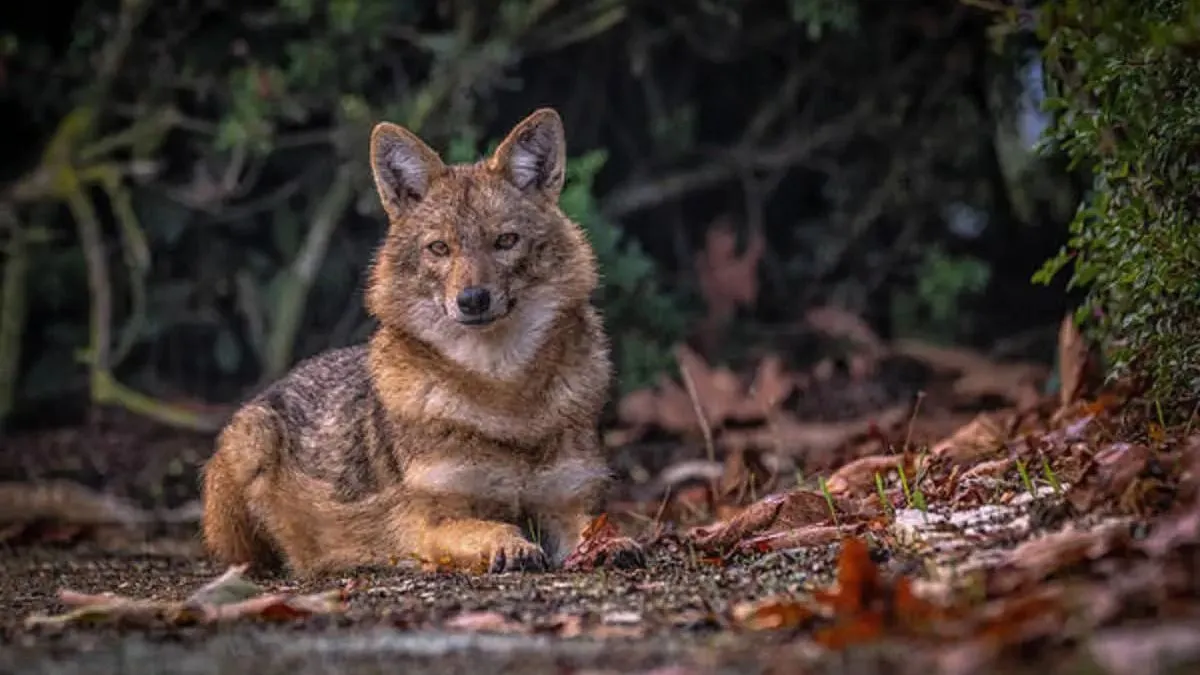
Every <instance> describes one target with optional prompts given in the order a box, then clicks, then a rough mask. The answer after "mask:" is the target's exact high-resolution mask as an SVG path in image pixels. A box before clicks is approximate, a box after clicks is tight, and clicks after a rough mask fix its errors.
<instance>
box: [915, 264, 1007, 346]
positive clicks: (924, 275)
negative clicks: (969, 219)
mask: <svg viewBox="0 0 1200 675" xmlns="http://www.w3.org/2000/svg"><path fill="white" fill-rule="evenodd" d="M916 274H917V283H916V285H915V287H914V288H913V290H912V291H911V292H905V293H899V294H897V295H896V296H895V297H894V299H893V301H892V317H893V321H894V322H895V324H896V327H897V330H899V331H900V332H902V333H910V334H921V335H928V336H931V337H934V338H937V339H939V340H943V341H953V340H954V338H955V337H956V336H957V335H958V334H959V333H960V332H961V331H963V330H964V329H967V328H969V325H967V322H968V321H969V318H970V314H969V313H968V312H964V311H963V304H964V303H965V302H967V301H969V300H970V299H971V298H972V297H973V296H975V295H977V294H979V293H980V292H982V291H983V290H984V288H986V287H987V284H988V280H989V279H990V278H991V270H990V269H989V268H988V266H987V263H985V262H983V261H980V260H978V259H976V258H972V257H969V256H952V255H949V254H947V253H946V252H945V251H944V250H943V249H942V247H941V246H938V245H933V246H929V247H928V248H926V249H925V252H924V255H923V257H922V260H921V263H920V264H919V265H918V266H917V269H916Z"/></svg>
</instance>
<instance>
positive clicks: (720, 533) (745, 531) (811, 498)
mask: <svg viewBox="0 0 1200 675" xmlns="http://www.w3.org/2000/svg"><path fill="white" fill-rule="evenodd" d="M832 518H833V517H832V514H830V512H829V503H828V502H827V501H826V500H825V497H824V496H823V495H821V494H818V493H816V492H807V491H799V490H798V491H794V492H786V493H779V494H773V495H769V496H767V497H764V498H763V499H760V500H759V501H757V502H754V503H753V504H751V505H749V506H747V507H746V508H744V509H742V510H741V511H740V512H738V514H737V515H735V516H734V517H732V518H730V519H728V520H726V521H723V522H719V523H716V524H714V525H709V526H706V527H697V528H693V529H692V530H691V531H689V532H688V538H689V539H691V540H692V543H693V544H695V545H696V547H697V548H700V549H703V550H714V549H728V548H730V547H731V546H734V545H736V544H738V543H739V542H741V541H742V540H744V539H748V538H750V537H751V536H753V535H763V534H767V533H769V532H779V531H783V530H793V529H797V528H800V527H804V526H807V525H818V524H824V523H827V522H830V521H832Z"/></svg>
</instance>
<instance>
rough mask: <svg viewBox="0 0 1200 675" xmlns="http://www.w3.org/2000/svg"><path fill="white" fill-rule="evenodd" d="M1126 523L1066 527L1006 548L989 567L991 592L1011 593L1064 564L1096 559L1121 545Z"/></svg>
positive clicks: (1073, 564) (1068, 565) (1043, 577)
mask: <svg viewBox="0 0 1200 675" xmlns="http://www.w3.org/2000/svg"><path fill="white" fill-rule="evenodd" d="M1128 540H1129V526H1128V523H1126V522H1123V521H1116V522H1109V523H1105V524H1102V525H1099V526H1096V527H1093V528H1091V529H1077V528H1075V527H1073V526H1072V527H1068V528H1067V529H1064V530H1060V531H1058V532H1054V533H1052V534H1047V535H1045V536H1041V537H1037V538H1035V539H1030V540H1029V541H1026V542H1024V543H1023V544H1021V545H1020V546H1017V547H1016V548H1015V549H1013V550H1012V551H1010V552H1009V554H1008V556H1007V558H1006V559H1005V560H1004V561H1002V562H1001V563H1000V564H998V565H996V567H995V568H993V569H992V570H990V571H989V574H988V588H989V592H990V593H993V594H1003V593H1011V592H1013V591H1015V590H1017V589H1019V588H1023V587H1028V586H1031V585H1033V584H1037V583H1040V582H1042V581H1043V580H1045V579H1046V578H1048V577H1050V576H1051V575H1053V574H1056V573H1059V572H1061V571H1063V570H1065V569H1067V568H1071V567H1074V566H1076V565H1079V564H1082V563H1084V562H1086V561H1089V560H1095V559H1097V558H1100V557H1101V556H1104V555H1106V554H1108V553H1109V552H1110V551H1113V550H1114V549H1116V548H1118V547H1120V546H1123V545H1125V544H1127V543H1128Z"/></svg>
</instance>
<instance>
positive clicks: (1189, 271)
mask: <svg viewBox="0 0 1200 675" xmlns="http://www.w3.org/2000/svg"><path fill="white" fill-rule="evenodd" d="M1039 30H1040V32H1041V35H1042V37H1043V38H1044V39H1045V40H1046V44H1045V48H1044V58H1045V60H1046V64H1047V72H1048V73H1049V74H1050V76H1051V77H1050V83H1049V84H1050V87H1051V92H1050V94H1051V95H1050V97H1049V99H1048V101H1047V104H1048V108H1049V109H1051V110H1053V111H1055V112H1056V120H1055V124H1054V126H1053V127H1052V128H1051V129H1050V131H1049V134H1048V135H1049V139H1048V140H1049V141H1050V143H1049V144H1048V145H1049V147H1052V148H1057V149H1059V150H1061V151H1063V152H1065V153H1066V154H1067V155H1068V156H1069V157H1070V159H1071V161H1072V164H1073V165H1078V166H1082V167H1088V168H1090V169H1091V170H1092V172H1093V174H1094V182H1093V187H1092V191H1091V194H1090V195H1089V197H1088V198H1087V200H1086V202H1085V203H1084V204H1083V205H1082V206H1081V207H1080V208H1079V210H1078V211H1077V213H1076V215H1075V218H1074V220H1073V221H1072V222H1071V225H1070V234H1071V236H1070V240H1069V242H1068V244H1067V246H1066V247H1065V248H1064V249H1063V250H1062V251H1061V252H1060V253H1059V255H1057V256H1056V257H1055V258H1053V259H1051V260H1049V261H1047V263H1046V265H1045V266H1044V267H1043V268H1042V269H1041V270H1040V271H1039V272H1038V273H1037V274H1036V275H1035V277H1034V280H1035V281H1038V282H1042V283H1045V282H1047V281H1049V280H1050V279H1051V278H1052V277H1053V276H1054V275H1055V274H1056V273H1057V272H1058V271H1060V270H1061V269H1063V268H1064V267H1066V266H1068V265H1069V264H1070V265H1072V268H1071V278H1070V286H1071V287H1082V288H1086V289H1087V291H1088V295H1087V301H1086V303H1085V304H1084V305H1083V306H1082V307H1081V308H1080V310H1079V315H1078V319H1079V320H1080V321H1081V322H1082V323H1083V324H1084V326H1085V327H1086V328H1087V330H1088V332H1089V333H1090V334H1091V335H1093V336H1094V337H1096V338H1097V339H1099V340H1100V341H1101V342H1102V343H1103V344H1104V345H1105V346H1106V347H1107V349H1106V351H1107V356H1108V358H1109V360H1110V372H1111V375H1112V376H1113V377H1122V376H1133V377H1135V378H1137V379H1140V380H1142V381H1144V382H1146V383H1147V384H1149V385H1150V386H1151V388H1152V391H1153V394H1154V395H1156V396H1160V397H1163V398H1165V399H1167V400H1179V399H1181V398H1183V397H1194V396H1195V392H1196V390H1197V389H1198V388H1200V341H1198V340H1197V339H1196V336H1197V335H1200V223H1198V222H1197V211H1198V207H1200V191H1197V176H1200V155H1198V154H1197V148H1200V58H1198V53H1200V52H1198V50H1200V2H1197V1H1196V0H1155V1H1148V2H1142V3H1132V2H1124V1H1118V0H1098V1H1097V2H1082V1H1078V0H1070V1H1065V2H1063V1H1059V2H1051V3H1048V4H1047V5H1045V6H1044V7H1042V8H1041V14H1040V16H1039Z"/></svg>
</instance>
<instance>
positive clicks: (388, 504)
mask: <svg viewBox="0 0 1200 675" xmlns="http://www.w3.org/2000/svg"><path fill="white" fill-rule="evenodd" d="M564 164H565V154H564V137H563V128H562V122H561V120H560V118H559V116H558V114H557V113H556V112H554V111H553V110H550V109H542V110H538V111H537V112H535V113H533V114H532V115H530V116H529V117H528V118H526V119H525V120H524V121H523V122H521V123H520V124H519V125H517V127H516V128H515V129H513V131H512V132H511V133H510V134H509V136H508V137H507V138H506V139H505V140H504V142H503V143H502V144H501V145H500V146H499V147H498V148H497V150H496V151H495V153H494V154H493V155H492V156H491V157H489V158H487V159H485V160H482V161H480V162H478V163H475V164H469V165H446V164H444V163H443V162H442V160H441V159H440V158H439V157H438V155H437V154H436V153H435V152H434V151H433V150H432V149H430V148H429V147H428V146H427V145H426V144H425V143H424V142H422V141H421V140H420V139H418V138H417V137H416V136H414V135H413V134H411V133H410V132H408V131H407V130H405V129H402V128H400V127H398V126H396V125H393V124H389V123H386V122H385V123H380V124H379V125H377V126H376V127H375V129H374V131H373V133H372V135H371V165H372V170H373V173H374V177H375V184H376V187H377V189H378V192H379V197H380V199H381V201H382V203H383V206H384V210H385V211H386V212H387V216H388V221H389V228H388V233H387V236H386V238H385V240H384V242H383V244H382V246H381V247H380V249H379V250H378V252H377V254H376V257H375V259H374V261H373V266H372V269H371V278H370V283H369V287H368V289H367V295H366V298H367V303H366V304H367V309H368V311H369V312H370V313H371V315H372V316H374V317H375V318H377V319H378V321H379V328H378V330H377V331H376V333H375V334H374V335H373V336H372V338H371V339H370V341H369V342H368V343H367V344H365V345H361V346H357V347H349V348H344V349H338V350H334V351H330V352H327V353H325V354H322V355H319V356H316V357H314V358H312V359H310V360H308V361H306V362H304V363H302V364H300V365H298V366H297V367H296V368H295V369H294V370H293V371H292V372H291V373H289V374H288V375H287V376H285V377H284V378H283V379H281V380H280V381H278V382H276V383H275V384H274V385H272V386H271V387H270V388H268V389H266V390H265V391H263V392H261V393H260V394H259V395H258V396H256V397H255V398H253V399H252V400H250V401H249V402H248V403H246V404H245V405H244V406H243V407H242V408H241V409H240V410H239V411H238V412H237V413H236V414H235V415H234V417H233V418H232V419H231V421H230V423H229V424H228V426H227V427H226V428H225V429H224V430H223V431H222V433H221V435H220V437H219V439H218V441H217V449H216V452H215V454H214V455H213V457H212V459H211V460H210V461H209V463H208V465H207V466H206V468H205V471H204V538H205V542H206V544H207V547H208V549H209V550H210V551H211V553H212V554H213V555H215V556H216V557H217V558H218V559H220V560H222V561H225V562H227V563H238V562H250V563H254V564H256V565H263V566H267V565H271V564H274V563H284V564H285V565H287V566H288V567H290V568H291V569H292V570H293V571H294V572H297V573H302V574H306V573H314V572H327V571H334V570H338V569H344V568H348V567H353V566H358V565H368V564H384V563H387V562H388V561H394V560H396V559H403V558H407V557H410V556H415V557H419V558H422V559H425V560H431V561H446V560H447V559H450V560H452V561H453V562H454V563H457V564H459V565H463V566H474V565H476V564H479V563H480V562H482V563H483V564H484V565H485V566H487V568H488V569H490V570H492V571H509V570H538V569H545V568H549V567H554V566H557V565H558V564H561V562H562V560H563V558H564V557H565V556H566V555H567V554H568V553H569V552H570V551H571V549H572V548H574V546H575V545H576V544H577V543H578V542H579V540H580V535H581V532H582V530H583V529H584V528H585V526H586V525H587V523H588V522H589V521H590V519H591V515H592V514H593V512H594V510H595V509H596V507H597V506H598V502H599V499H600V498H601V493H602V490H603V488H604V487H605V485H606V482H607V478H608V471H607V465H606V462H605V461H604V458H603V456H602V453H601V447H600V443H599V439H598V432H597V423H598V416H599V413H600V408H601V406H602V405H603V402H604V398H605V396H606V394H607V389H608V385H609V380H610V377H611V375H610V370H611V367H610V362H609V356H608V346H607V341H606V338H605V334H604V331H603V328H602V325H601V321H600V317H599V315H598V314H597V312H596V311H595V310H594V309H593V307H592V306H591V304H590V303H589V296H590V294H591V293H592V291H593V289H594V288H595V287H596V284H597V270H596V263H595V259H594V255H593V252H592V250H591V247H590V246H589V244H588V242H587V240H586V239H585V236H584V233H583V231H582V230H581V229H580V228H579V227H578V226H577V225H576V224H575V223H573V222H571V221H570V220H569V219H568V218H567V217H566V216H565V215H564V214H563V212H562V211H561V210H560V209H559V208H558V205H557V202H558V197H559V194H560V192H561V190H562V187H563V180H564V168H565V167H564ZM531 530H532V531H533V533H532V534H531ZM629 546H630V547H632V548H631V551H630V552H631V553H632V554H634V555H635V556H637V555H638V554H637V551H636V549H635V547H636V545H635V544H633V543H632V542H630V543H629Z"/></svg>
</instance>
